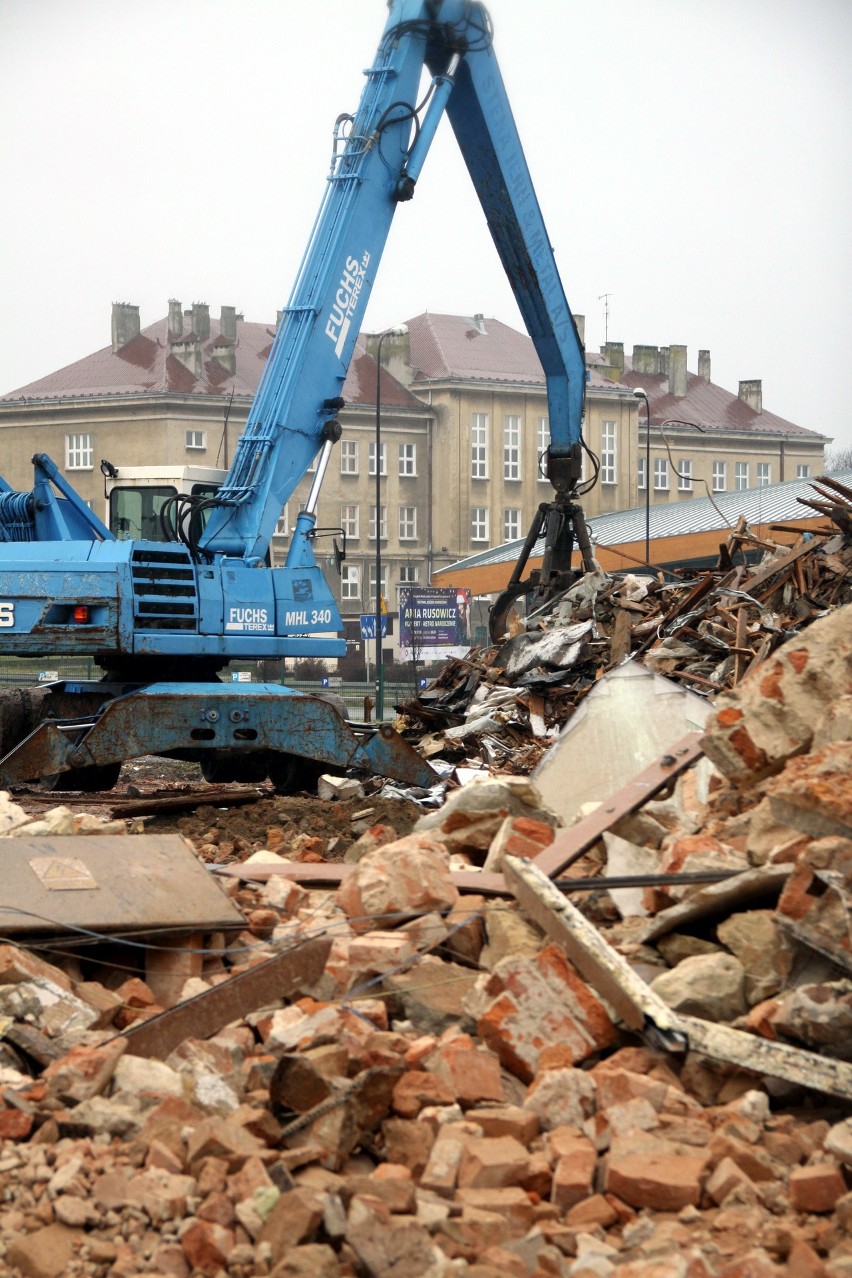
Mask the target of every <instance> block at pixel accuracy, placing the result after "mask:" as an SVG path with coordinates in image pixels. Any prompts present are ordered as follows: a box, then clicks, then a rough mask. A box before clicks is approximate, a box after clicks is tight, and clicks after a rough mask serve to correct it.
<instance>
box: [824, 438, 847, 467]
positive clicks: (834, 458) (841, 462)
mask: <svg viewBox="0 0 852 1278" xmlns="http://www.w3.org/2000/svg"><path fill="white" fill-rule="evenodd" d="M825 470H826V474H828V475H836V474H837V472H838V471H839V470H852V444H846V445H845V446H841V447H839V448H832V449H831V450H830V451H829V452H827V453H826V455H825Z"/></svg>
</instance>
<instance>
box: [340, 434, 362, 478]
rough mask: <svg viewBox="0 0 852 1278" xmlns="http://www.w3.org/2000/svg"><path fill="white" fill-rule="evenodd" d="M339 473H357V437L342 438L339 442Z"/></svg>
mask: <svg viewBox="0 0 852 1278" xmlns="http://www.w3.org/2000/svg"><path fill="white" fill-rule="evenodd" d="M340 473H341V475H357V474H358V441H357V439H343V440H341V442H340Z"/></svg>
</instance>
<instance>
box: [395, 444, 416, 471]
mask: <svg viewBox="0 0 852 1278" xmlns="http://www.w3.org/2000/svg"><path fill="white" fill-rule="evenodd" d="M399 473H400V475H404V476H412V475H416V474H417V445H416V444H400V446H399Z"/></svg>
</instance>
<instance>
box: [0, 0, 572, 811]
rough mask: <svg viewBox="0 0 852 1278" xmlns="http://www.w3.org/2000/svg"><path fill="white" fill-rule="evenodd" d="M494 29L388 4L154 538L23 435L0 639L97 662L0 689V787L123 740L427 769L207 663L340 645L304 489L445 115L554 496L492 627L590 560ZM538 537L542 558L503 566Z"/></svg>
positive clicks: (284, 784)
mask: <svg viewBox="0 0 852 1278" xmlns="http://www.w3.org/2000/svg"><path fill="white" fill-rule="evenodd" d="M492 34H493V33H492V24H491V20H490V17H489V14H488V12H487V10H486V9H485V8H484V6H483V5H482V4H479V3H476V2H472V0H390V3H389V4H388V17H387V22H386V25H385V28H384V31H383V33H382V37H381V40H380V42H379V46H378V51H377V53H376V57H375V60H374V62H373V64H372V66H371V67H370V68H369V69H368V70H367V72H366V83H365V86H364V89H363V92H362V95H361V100H360V103H359V105H358V109H357V111H356V112H355V114H354V115H348V114H345V115H341V116H340V117H338V119H337V122H336V124H335V128H334V145H333V158H332V164H331V169H330V173H329V176H328V179H327V183H326V186H325V191H324V195H323V199H322V202H321V205H320V209H319V213H318V216H317V219H316V222H315V225H314V228H313V231H312V234H311V237H310V240H309V243H308V247H307V250H306V252H305V254H304V257H303V260H302V263H301V266H300V268H299V272H298V276H297V278H296V282H295V285H294V287H293V291H292V295H291V297H290V301H289V304H288V306H287V307H286V309H285V310H284V312H283V314H282V319H281V322H280V324H279V326H278V331H277V335H276V338H275V342H274V345H273V347H272V351H271V353H270V356H269V359H268V362H267V364H266V368H265V371H264V375H263V378H262V380H261V384H260V387H259V389H258V392H257V396H256V398H255V400H254V403H253V405H252V407H251V410H250V413H249V416H248V420H247V423H246V427H245V430H244V432H243V434H242V436H241V438H240V440H239V443H238V445H237V447H236V450H235V454H234V458H233V464H232V465H231V467H230V470H229V471H228V472H227V474H226V476H225V479H224V482H223V483H222V484H221V486H219V487H218V488H215V489H213V490H212V491H207V492H204V493H201V494H199V493H196V494H195V495H191V494H183V495H178V496H177V497H176V498H175V499H174V501H173V502H172V503H170V504H169V505H168V506H167V507H166V508H164V510H163V511H162V521H161V522H162V528H163V537H164V538H165V539H157V540H152V539H149V540H144V539H133V538H128V537H116V536H115V534H114V533H113V532H111V531H110V529H109V528H108V527H107V526H106V525H105V524H104V523H102V522H101V521H100V519H98V518H97V516H96V515H95V514H94V512H93V511H92V510H90V509H89V507H88V506H87V505H86V503H85V502H84V501H83V500H82V499H81V498H80V497H79V496H78V494H77V493H76V492H75V491H74V489H73V488H72V486H71V485H70V484H69V483H68V481H67V480H66V479H65V477H64V476H63V474H62V472H61V471H60V469H59V468H58V467H57V466H56V465H55V464H54V463H53V462H52V461H51V460H50V458H49V457H47V456H46V455H44V454H40V455H37V456H35V457H34V458H33V466H34V482H33V487H32V490H31V491H29V492H16V491H13V490H12V488H11V487H10V486H9V485H8V484H7V483H6V482H5V481H4V480H2V479H0V655H3V656H21V657H39V658H42V659H48V660H53V659H54V658H57V657H75V656H81V655H86V656H92V657H93V658H94V660H95V662H96V663H97V665H98V667H99V669H100V670H102V672H103V677H102V678H100V679H98V680H59V681H56V682H53V683H51V684H48V685H44V686H39V687H36V688H31V689H8V690H6V691H5V692H4V693H3V695H2V696H1V697H0V784H2V785H5V786H9V785H18V784H21V783H25V782H28V781H32V780H44V779H46V778H51V779H53V782H54V783H55V784H57V785H58V786H60V787H61V788H63V789H80V790H88V791H91V790H105V789H109V788H111V787H112V785H114V784H115V782H116V780H117V778H118V774H119V771H120V768H121V765H122V762H123V761H124V760H126V759H130V758H134V757H138V756H141V755H163V756H167V757H172V758H179V759H188V760H192V761H197V762H199V763H201V765H202V770H203V773H204V775H205V777H206V778H207V779H208V780H211V781H212V780H215V781H230V780H237V781H238V780H252V781H254V780H259V779H261V778H263V777H269V778H270V779H271V780H272V782H273V784H274V785H275V786H276V788H277V789H278V790H279V791H280V792H288V791H292V790H294V789H296V788H299V787H301V786H304V785H305V784H306V783H307V781H308V780H309V779H311V778H313V777H314V776H315V775H316V774H317V773H318V772H320V771H322V770H325V769H328V770H332V771H333V770H337V771H340V770H348V769H356V770H364V771H367V772H372V773H376V774H378V775H384V776H389V777H394V778H397V779H400V780H402V781H408V782H410V783H413V784H419V785H424V784H429V783H430V782H431V781H432V780H433V779H434V776H433V773H432V770H431V769H430V768H429V766H428V764H426V763H425V761H424V760H423V759H422V758H421V757H420V756H419V755H418V754H417V753H416V751H415V750H414V749H413V748H412V747H411V746H409V745H408V744H407V743H406V742H405V741H404V740H403V739H402V738H401V737H400V736H398V735H397V733H395V732H394V731H393V729H392V728H390V727H389V726H388V725H384V724H383V725H380V726H379V727H378V729H377V730H376V729H374V730H373V731H371V732H369V733H365V732H359V731H356V730H354V728H353V726H351V725H350V724H348V723H347V722H346V721H345V720H344V719H343V717H342V716H341V715H340V713H339V712H338V710H337V709H336V708H335V707H334V706H333V705H331V704H329V702H328V701H326V700H324V699H323V698H321V697H316V696H310V695H304V694H302V693H297V692H296V691H294V690H292V689H289V688H287V687H284V686H281V685H278V684H272V683H239V684H234V683H232V682H224V681H222V680H221V678H220V674H221V672H222V671H223V670H224V669H225V668H226V667H227V665H228V663H229V662H232V661H262V660H264V659H280V658H283V657H302V656H307V655H310V656H316V657H324V658H335V657H341V656H343V655H344V652H345V642H344V640H343V639H342V638H341V637H340V636H341V632H342V630H343V626H342V622H341V617H340V612H339V610H338V606H337V603H336V601H335V598H334V594H333V592H332V590H331V588H330V586H329V584H328V582H327V581H326V580H325V578H324V576H323V574H322V571H321V570H320V568H319V566H318V565H317V562H316V558H315V554H314V543H315V537H316V534H317V531H318V530H317V527H316V521H317V503H318V500H319V495H320V490H321V487H322V483H323V478H324V476H325V474H326V470H327V468H328V465H329V460H330V457H331V455H332V451H333V449H334V446H335V444H336V442H337V441H338V439H339V438H340V434H341V426H340V422H339V419H338V415H339V413H340V410H341V408H342V407H343V402H344V401H343V399H342V398H341V395H342V390H343V384H344V381H345V378H346V373H347V369H348V366H349V362H350V359H351V357H352V353H353V349H354V346H355V341H356V338H357V335H358V332H359V328H360V324H361V321H362V317H363V315H364V311H365V308H366V305H367V300H368V298H369V296H370V291H371V289H372V286H373V283H374V281H375V277H376V272H377V270H378V267H379V262H380V260H381V257H382V252H383V249H384V245H385V242H386V239H387V236H388V233H389V231H390V226H391V222H392V220H393V217H394V214H395V213H396V210H397V208H398V206H399V205H400V204H404V203H406V202H408V201H410V200H411V199H412V197H413V196H414V194H415V190H416V186H417V182H418V179H419V177H420V173H421V169H422V167H423V163H424V161H425V159H426V155H427V153H428V151H429V148H430V144H431V142H432V140H433V138H434V136H435V133H436V130H437V128H438V125H439V122H440V120H441V118H442V116H443V115H444V114H446V115H447V116H448V117H449V121H450V125H451V127H452V129H453V131H454V133H455V136H456V139H457V142H458V145H459V147H460V149H461V152H462V155H463V157H464V160H465V163H466V165H467V168H468V171H469V173H470V176H471V179H472V181H473V185H474V188H475V190H476V193H477V195H478V197H479V200H480V203H481V205H482V208H483V210H484V213H485V216H486V219H487V223H488V227H489V229H490V232H491V235H492V237H493V239H494V243H495V245H496V247H497V252H498V254H499V257H500V259H501V261H502V263H503V266H504V268H505V270H506V272H507V274H508V277H509V280H510V281H511V285H512V288H513V290H514V293H515V296H516V298H517V301H518V305H519V307H520V310H521V312H522V314H523V317H524V321H525V323H526V326H527V329H528V332H529V334H530V336H531V338H532V340H533V343H534V344H535V348H536V351H537V353H538V356H539V359H540V361H541V363H542V365H543V367H544V371H545V374H546V381H547V397H548V411H549V418H550V440H551V442H550V447H549V450H548V453H547V456H546V458H545V459H544V466H545V468H546V474H547V475H548V477H549V478H550V481H551V483H552V485H553V488H554V496H553V498H552V500H550V501H549V502H545V503H543V504H542V506H541V507H540V508H539V510H538V512H537V514H536V518H535V521H534V524H533V527H532V528H531V530H530V534H529V536H528V538H527V544H526V546H525V551H524V553H523V554H522V556H521V562H520V565H519V568H518V569H517V570H516V573H515V575H514V577H513V580H512V582H511V583H510V586H509V589H508V591H507V593H506V596H505V598H504V600H503V601H501V603H500V604H499V605H498V607H497V609H496V610H495V617H496V618H497V628H498V629H499V624H500V623H499V619H500V617H501V615H502V613H501V609H502V608H505V607H506V606H508V604H509V603H511V602H512V600H513V599H514V598H515V597H516V596H518V595H520V594H522V593H527V594H529V593H532V594H533V595H534V596H537V597H538V598H546V597H547V596H548V595H549V594H551V593H553V592H554V591H556V590H558V589H562V588H564V586H565V584H566V582H567V580H568V578H569V576H570V571H571V569H570V563H571V552H572V549H573V546H574V544H575V541H576V542H577V543H578V544H579V546H580V550H581V553H582V556H583V559H584V562H585V563H587V565H588V564H589V563H590V556H591V552H590V549H589V544H588V536H587V534H586V527H585V523H584V521H583V517H582V513H581V511H580V508H579V506H578V505H577V504H576V500H575V499H576V496H577V491H578V486H579V483H580V475H581V447H582V446H583V445H582V439H581V428H582V421H583V406H584V396H585V384H586V370H585V361H584V355H583V348H582V343H581V341H580V338H579V335H578V332H577V328H576V325H575V323H574V319H573V316H572V314H571V311H570V309H569V306H568V303H567V301H566V298H565V293H564V291H563V287H562V284H561V281H560V278H559V273H558V270H557V267H556V263H555V261H554V257H553V252H552V249H551V246H550V241H549V239H548V235H547V231H546V229H545V225H544V221H543V219H542V215H541V211H540V209H539V205H538V200H537V198H536V195H535V191H534V188H533V185H532V181H531V178H530V174H529V171H528V168H527V164H526V160H525V158H524V153H523V150H522V148H521V143H520V140H519V138H518V133H517V129H516V126H515V123H514V119H513V116H512V112H511V108H510V105H509V101H508V98H507V96H506V92H505V88H504V85H503V80H502V77H501V75H500V71H499V67H498V64H497V60H496V57H495V54H494V48H493V40H492ZM424 69H425V71H426V73H427V74H426V76H425V77H424ZM424 82H425V88H423V87H421V86H422V84H423V83H424ZM315 458H316V463H315V470H314V472H313V476H314V477H313V482H312V484H311V488H310V494H309V497H308V500H307V503H306V505H305V507H304V509H303V510H302V511H301V512H300V514H299V516H298V519H297V521H296V526H295V529H294V531H293V536H292V540H291V544H290V547H289V553H288V555H287V560H286V563H285V564H284V565H283V567H274V568H273V567H270V566H269V560H268V553H267V552H268V549H269V544H270V539H271V537H272V535H273V532H274V530H275V525H276V521H277V519H278V517H279V515H280V512H281V510H282V508H283V507H284V505H285V503H286V502H287V500H288V498H290V496H291V495H292V493H293V491H294V489H295V487H296V485H297V484H298V482H299V481H300V480H301V478H302V477H303V476H304V475H305V474H306V473H307V472H308V470H309V468H310V466H311V463H312V462H314V459H315ZM539 535H543V536H544V539H545V550H544V559H543V566H542V568H541V569H540V570H539V571H538V572H537V573H535V574H532V575H531V576H530V577H528V578H527V579H526V580H525V581H521V579H520V574H521V572H522V571H523V567H524V565H525V563H526V560H527V558H528V556H529V553H530V550H531V549H532V546H533V544H534V543H535V541H536V539H537V538H538V537H539Z"/></svg>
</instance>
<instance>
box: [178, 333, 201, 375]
mask: <svg viewBox="0 0 852 1278" xmlns="http://www.w3.org/2000/svg"><path fill="white" fill-rule="evenodd" d="M171 354H172V355H174V357H175V359H176V360H178V361H179V362H180V363H181V364H183V366H184V368H185V369H186V370H187V371H188V372H190V373H192V376H193V377H200V376H201V343H200V342H199V340H198V338H197V337H195V336H193V335H192V334H189V336H187V337H183V338H179V339H178V340H177V341H175V342H172V346H171Z"/></svg>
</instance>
